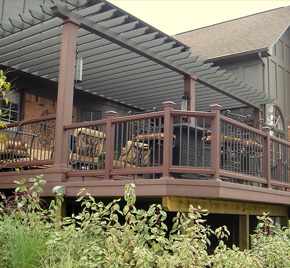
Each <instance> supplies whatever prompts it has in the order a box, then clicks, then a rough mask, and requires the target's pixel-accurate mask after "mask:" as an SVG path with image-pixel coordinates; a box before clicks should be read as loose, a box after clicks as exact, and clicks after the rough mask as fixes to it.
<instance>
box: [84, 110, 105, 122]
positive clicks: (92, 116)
mask: <svg viewBox="0 0 290 268" xmlns="http://www.w3.org/2000/svg"><path fill="white" fill-rule="evenodd" d="M100 119H101V112H100V111H94V110H83V121H84V122H85V121H95V120H100Z"/></svg>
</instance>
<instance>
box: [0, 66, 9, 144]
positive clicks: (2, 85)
mask: <svg viewBox="0 0 290 268" xmlns="http://www.w3.org/2000/svg"><path fill="white" fill-rule="evenodd" d="M6 79H7V77H6V73H4V72H3V71H2V70H0V100H4V101H5V103H6V105H8V98H7V94H8V92H9V90H10V88H11V83H10V82H7V81H6ZM6 116H9V115H8V114H7V112H6V111H3V110H2V109H0V118H1V117H6ZM5 126H6V125H5V124H4V123H3V122H2V121H0V127H5ZM3 138H4V137H3V136H0V141H1V140H3Z"/></svg>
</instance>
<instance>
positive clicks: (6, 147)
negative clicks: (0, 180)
mask: <svg viewBox="0 0 290 268" xmlns="http://www.w3.org/2000/svg"><path fill="white" fill-rule="evenodd" d="M2 134H3V135H5V139H4V140H3V141H1V142H0V158H1V160H2V162H3V163H7V162H17V161H18V160H17V159H21V161H25V160H31V156H32V155H31V148H32V144H33V140H34V138H35V137H36V135H35V134H32V133H26V132H23V131H20V130H19V128H15V129H13V130H4V131H2ZM32 159H33V157H32Z"/></svg>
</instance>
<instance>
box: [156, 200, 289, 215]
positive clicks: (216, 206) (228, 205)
mask: <svg viewBox="0 0 290 268" xmlns="http://www.w3.org/2000/svg"><path fill="white" fill-rule="evenodd" d="M162 205H163V206H164V208H165V209H166V210H168V211H182V212H188V208H189V206H190V205H193V206H194V207H198V206H200V207H202V208H203V209H207V210H208V211H209V213H217V214H235V215H263V212H269V213H270V216H287V215H288V209H287V206H283V205H270V204H257V203H248V202H235V201H225V200H215V199H201V198H187V197H174V196H163V197H162Z"/></svg>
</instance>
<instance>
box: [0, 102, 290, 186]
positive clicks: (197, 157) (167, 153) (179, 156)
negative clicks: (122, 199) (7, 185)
mask: <svg viewBox="0 0 290 268" xmlns="http://www.w3.org/2000/svg"><path fill="white" fill-rule="evenodd" d="M220 109H221V108H220V106H218V105H214V106H211V111H210V112H197V111H178V110H174V104H173V103H171V102H167V103H165V104H164V111H159V112H151V113H145V114H138V115H130V116H124V117H118V116H117V114H116V113H115V112H107V118H106V119H103V120H98V121H93V122H84V123H77V124H71V125H66V126H64V129H63V131H64V133H65V132H67V133H66V134H69V135H68V137H69V138H68V148H69V151H68V152H67V163H66V167H67V177H68V178H69V177H74V176H78V177H79V176H81V177H92V178H94V179H101V180H102V179H105V180H109V179H111V178H114V179H123V178H126V179H128V178H133V179H136V178H144V179H155V178H160V177H173V178H175V179H199V180H216V179H220V180H224V181H227V182H233V183H243V184H247V185H256V186H262V187H268V188H270V187H272V188H275V189H286V188H287V189H288V188H290V174H289V168H290V164H289V161H290V159H289V158H290V143H289V142H287V141H284V140H281V139H278V138H275V137H272V136H271V135H270V129H269V128H263V129H262V130H258V129H255V128H252V127H250V126H247V125H245V124H243V123H239V122H237V121H235V120H233V119H230V118H227V117H225V116H222V115H221V114H220ZM54 122H55V116H50V117H43V118H38V119H35V120H29V121H24V122H20V123H18V124H11V125H8V126H7V128H5V129H2V130H1V133H5V132H6V135H7V136H8V140H10V141H11V140H12V141H13V142H14V143H13V145H12V146H14V147H12V149H13V150H14V151H13V150H10V151H9V152H6V153H4V149H3V148H4V144H5V142H2V143H1V146H2V147H3V148H2V147H1V168H2V169H5V168H14V167H36V166H40V165H42V166H45V165H46V166H50V167H51V168H52V167H53V163H54V132H55V127H54V126H55V123H54ZM9 135H10V136H9ZM13 135H14V136H13ZM21 135H22V136H24V137H26V140H25V143H22V141H21V139H20V136H21ZM5 146H6V145H5ZM21 146H22V147H23V148H25V150H26V151H25V153H24V151H23V150H24V149H23V148H22V147H21ZM5 148H6V147H5ZM7 148H9V146H8V147H7ZM21 150H22V151H21Z"/></svg>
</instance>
